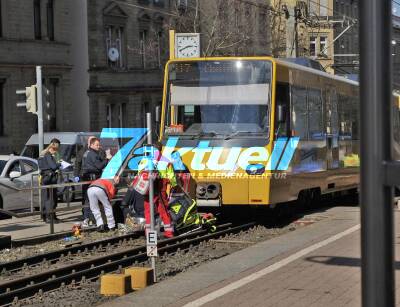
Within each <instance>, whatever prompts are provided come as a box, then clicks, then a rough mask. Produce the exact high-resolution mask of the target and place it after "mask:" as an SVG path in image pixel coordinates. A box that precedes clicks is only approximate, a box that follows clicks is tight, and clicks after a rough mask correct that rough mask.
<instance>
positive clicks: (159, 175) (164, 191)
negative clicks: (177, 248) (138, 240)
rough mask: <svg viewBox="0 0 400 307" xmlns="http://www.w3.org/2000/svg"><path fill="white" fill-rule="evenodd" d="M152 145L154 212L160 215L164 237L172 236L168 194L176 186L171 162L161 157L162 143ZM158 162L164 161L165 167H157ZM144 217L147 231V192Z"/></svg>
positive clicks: (148, 209)
mask: <svg viewBox="0 0 400 307" xmlns="http://www.w3.org/2000/svg"><path fill="white" fill-rule="evenodd" d="M154 147H155V148H156V149H157V151H156V152H155V153H154V157H153V158H154V161H153V166H154V167H153V172H154V174H155V176H154V198H153V203H154V212H155V213H158V214H159V215H160V218H161V220H162V222H163V224H164V234H163V235H164V237H166V238H172V237H173V236H174V227H173V225H172V224H171V223H172V221H171V216H170V214H169V212H168V196H169V193H170V190H171V188H173V187H176V186H177V182H176V177H175V172H174V168H173V166H172V163H170V162H168V161H163V159H162V155H161V149H162V144H161V143H156V144H155V146H154ZM160 160H161V162H160ZM158 163H165V164H166V167H161V168H160V169H158V167H157V164H158ZM139 169H140V167H139ZM144 217H145V220H146V226H145V231H146V232H147V231H149V230H150V199H149V195H148V194H147V195H145V196H144Z"/></svg>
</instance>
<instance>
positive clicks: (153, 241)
mask: <svg viewBox="0 0 400 307" xmlns="http://www.w3.org/2000/svg"><path fill="white" fill-rule="evenodd" d="M146 247H147V256H148V257H158V251H157V231H155V230H150V231H148V232H147V235H146Z"/></svg>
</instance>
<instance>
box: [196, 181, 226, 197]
mask: <svg viewBox="0 0 400 307" xmlns="http://www.w3.org/2000/svg"><path fill="white" fill-rule="evenodd" d="M220 193H221V185H220V184H219V183H218V182H199V183H198V184H197V186H196V197H197V198H201V199H217V198H218V197H219V195H220Z"/></svg>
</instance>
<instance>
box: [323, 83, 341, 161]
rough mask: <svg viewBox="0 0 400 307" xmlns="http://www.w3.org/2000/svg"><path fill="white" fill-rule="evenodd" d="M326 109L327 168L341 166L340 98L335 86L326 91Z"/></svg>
mask: <svg viewBox="0 0 400 307" xmlns="http://www.w3.org/2000/svg"><path fill="white" fill-rule="evenodd" d="M325 101H326V103H325V110H326V113H325V114H326V161H327V169H335V168H338V167H339V142H338V141H339V119H338V98H337V93H336V90H335V89H334V88H328V89H327V90H326V92H325Z"/></svg>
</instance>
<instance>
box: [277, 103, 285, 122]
mask: <svg viewBox="0 0 400 307" xmlns="http://www.w3.org/2000/svg"><path fill="white" fill-rule="evenodd" d="M285 121H286V108H285V106H284V105H281V104H278V123H284V122H285Z"/></svg>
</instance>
